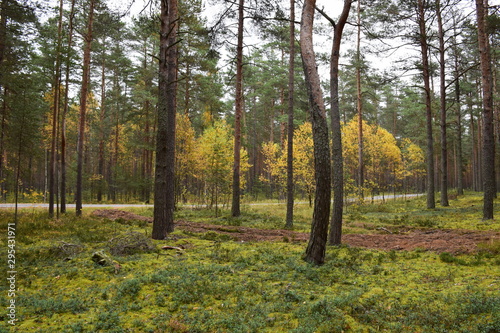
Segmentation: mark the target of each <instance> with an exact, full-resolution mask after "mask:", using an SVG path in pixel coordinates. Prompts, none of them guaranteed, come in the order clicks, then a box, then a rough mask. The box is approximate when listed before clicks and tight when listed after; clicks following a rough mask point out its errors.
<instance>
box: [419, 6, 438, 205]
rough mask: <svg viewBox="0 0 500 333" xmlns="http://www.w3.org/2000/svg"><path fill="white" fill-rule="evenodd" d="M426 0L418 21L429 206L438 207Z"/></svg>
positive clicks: (421, 7) (420, 8) (420, 7)
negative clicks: (435, 183) (425, 128)
mask: <svg viewBox="0 0 500 333" xmlns="http://www.w3.org/2000/svg"><path fill="white" fill-rule="evenodd" d="M425 2H426V0H418V13H417V16H418V17H417V21H418V26H419V33H420V35H419V43H420V49H421V55H422V76H423V80H424V100H425V110H426V124H427V156H426V160H427V161H426V162H427V208H428V209H433V208H436V203H435V194H434V192H435V186H434V174H435V173H434V139H433V135H432V107H431V87H430V72H429V59H428V54H429V46H428V45H427V30H426V25H425V5H426V3H425Z"/></svg>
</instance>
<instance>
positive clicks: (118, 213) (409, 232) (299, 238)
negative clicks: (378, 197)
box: [92, 209, 500, 254]
mask: <svg viewBox="0 0 500 333" xmlns="http://www.w3.org/2000/svg"><path fill="white" fill-rule="evenodd" d="M92 215H93V216H96V217H103V218H108V219H111V220H116V219H122V220H125V221H128V220H140V221H147V222H152V218H150V217H145V216H141V215H137V214H134V213H131V212H126V211H123V210H117V209H99V210H96V211H94V212H93V213H92ZM358 224H359V225H357V226H358V227H361V228H365V229H367V230H369V231H370V233H368V234H349V233H345V234H344V235H343V237H342V242H343V243H344V244H346V245H349V246H353V247H362V248H369V249H380V250H385V251H390V250H406V251H412V250H417V249H420V250H427V251H433V252H437V253H443V252H448V253H451V254H470V253H475V252H477V251H478V250H479V249H478V244H484V243H488V242H494V241H498V240H500V232H497V231H473V230H463V229H422V228H410V227H394V228H374V226H372V225H370V224H369V223H358ZM175 226H176V228H178V229H180V230H183V231H187V232H193V233H206V232H215V233H217V234H220V235H225V236H226V237H228V238H231V239H233V240H234V241H239V242H258V241H270V242H272V241H286V242H306V241H307V240H308V239H309V234H308V233H304V232H297V231H292V230H283V229H257V228H249V227H243V226H226V225H216V224H206V223H200V222H190V221H185V220H176V221H175Z"/></svg>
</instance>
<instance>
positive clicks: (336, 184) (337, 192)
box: [328, 0, 352, 245]
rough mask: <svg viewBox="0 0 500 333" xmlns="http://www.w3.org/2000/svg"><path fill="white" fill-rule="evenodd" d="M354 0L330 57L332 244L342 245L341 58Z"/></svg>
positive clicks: (348, 5) (339, 26) (339, 23)
mask: <svg viewBox="0 0 500 333" xmlns="http://www.w3.org/2000/svg"><path fill="white" fill-rule="evenodd" d="M351 5H352V0H345V1H344V8H343V9H342V13H341V15H340V17H339V19H338V21H337V24H335V25H334V32H333V44H332V54H331V57H330V97H331V101H332V102H331V103H332V106H331V113H330V122H331V127H332V163H333V170H332V175H333V210H332V216H331V220H330V235H329V239H328V242H329V244H330V245H340V244H341V242H342V214H343V209H344V157H343V156H342V133H341V128H340V107H339V59H340V43H341V41H342V32H343V30H344V26H345V24H346V22H347V18H348V17H349V11H350V10H351Z"/></svg>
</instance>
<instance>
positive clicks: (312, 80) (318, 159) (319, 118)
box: [300, 0, 332, 265]
mask: <svg viewBox="0 0 500 333" xmlns="http://www.w3.org/2000/svg"><path fill="white" fill-rule="evenodd" d="M315 5H316V1H315V0H305V1H304V8H303V9H302V21H301V29H300V50H301V54H302V63H303V67H304V75H305V82H306V87H307V92H308V95H309V107H310V108H311V120H312V130H313V142H314V174H315V180H316V192H315V197H314V210H313V220H312V226H311V234H310V238H309V243H308V245H307V249H306V253H305V260H306V261H309V262H311V263H314V264H316V265H321V264H323V263H324V261H325V252H326V241H327V237H328V220H329V217H330V199H331V172H332V170H331V161H330V142H329V138H328V125H327V122H326V111H325V105H324V101H323V92H322V91H321V83H320V80H319V75H318V70H317V67H316V57H315V54H314V48H313V41H312V35H313V21H314V8H315Z"/></svg>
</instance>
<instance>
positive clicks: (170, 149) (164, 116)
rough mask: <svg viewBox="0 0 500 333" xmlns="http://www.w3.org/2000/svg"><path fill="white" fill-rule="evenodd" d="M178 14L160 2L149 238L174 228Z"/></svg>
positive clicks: (171, 3)
mask: <svg viewBox="0 0 500 333" xmlns="http://www.w3.org/2000/svg"><path fill="white" fill-rule="evenodd" d="M178 16H179V11H178V2H177V0H162V1H161V14H160V20H161V30H160V65H159V66H160V68H159V73H160V74H159V96H158V132H157V141H156V176H155V202H154V221H153V233H152V237H153V239H164V238H165V236H166V235H167V234H168V233H170V232H172V231H174V208H175V189H174V186H175V185H174V184H175V114H176V108H177V101H176V93H177V58H178V51H177V30H178V27H179V23H178Z"/></svg>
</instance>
